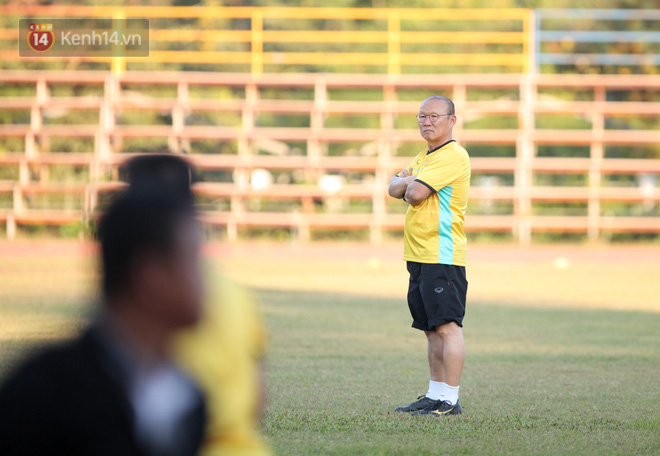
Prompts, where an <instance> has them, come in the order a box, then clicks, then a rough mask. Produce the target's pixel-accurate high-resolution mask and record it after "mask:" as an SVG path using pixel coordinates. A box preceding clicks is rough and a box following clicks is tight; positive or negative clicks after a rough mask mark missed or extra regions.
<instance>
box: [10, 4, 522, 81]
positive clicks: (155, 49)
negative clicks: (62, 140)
mask: <svg viewBox="0 0 660 456" xmlns="http://www.w3.org/2000/svg"><path fill="white" fill-rule="evenodd" d="M0 13H2V15H3V16H5V17H7V18H10V21H7V22H5V24H11V28H4V29H0V55H1V57H2V60H3V61H6V62H16V61H19V60H20V59H19V57H18V52H17V50H16V49H17V46H16V40H17V39H18V30H17V29H16V28H15V25H14V24H16V23H17V20H13V19H18V18H20V17H43V18H45V17H49V18H63V17H71V18H76V17H81V18H82V17H115V18H117V17H127V18H131V17H146V18H149V19H152V29H151V34H150V39H151V49H152V51H151V54H150V56H149V57H144V58H131V59H127V60H126V61H123V60H117V59H115V60H114V61H112V64H113V68H114V69H115V70H116V71H115V72H117V73H120V72H121V71H122V70H123V69H124V68H125V67H126V68H127V69H128V70H130V69H131V66H132V65H133V64H134V63H145V62H146V63H159V64H195V65H229V66H234V67H236V68H235V70H238V71H246V70H249V71H251V72H252V73H262V72H277V71H280V70H282V69H284V68H291V67H293V68H294V69H295V67H301V66H303V67H305V69H307V70H310V69H312V70H323V71H328V68H329V67H332V66H341V68H342V71H348V72H352V71H355V70H356V69H357V71H359V72H363V69H364V68H365V67H372V70H370V71H371V72H373V71H376V72H387V73H389V74H401V73H406V72H410V71H407V68H408V69H410V68H412V67H418V68H419V67H423V68H424V71H423V72H434V73H445V72H448V71H451V70H450V69H448V67H454V68H457V69H458V70H459V71H462V72H466V71H475V70H478V71H482V72H483V71H484V70H485V71H488V68H489V67H490V69H491V70H492V68H493V67H495V68H496V69H495V71H496V72H502V71H506V72H518V73H520V72H528V71H529V70H530V61H531V59H530V56H531V55H533V49H531V45H532V39H531V38H530V28H529V24H530V21H531V15H532V14H533V13H532V11H531V10H528V9H499V8H498V9H494V8H492V9H488V8H487V9H437V8H434V9H410V8H289V7H148V6H128V7H109V6H107V7H106V6H103V7H100V6H19V5H3V6H0ZM168 18H178V19H197V20H198V21H199V22H198V23H197V24H196V25H195V26H196V27H197V28H196V29H185V28H174V29H172V28H159V25H158V22H159V20H162V19H168ZM234 20H243V21H244V22H245V20H247V21H248V22H249V28H248V29H244V30H243V29H236V24H233V23H232V21H234ZM283 20H290V21H291V22H290V23H286V22H283ZM300 20H311V21H317V20H325V21H337V20H344V21H346V20H348V21H357V20H359V21H361V28H362V29H357V26H356V27H355V29H348V30H318V29H316V28H313V27H312V26H310V25H309V24H305V23H304V22H303V23H301V22H300ZM213 21H218V22H222V23H223V24H224V27H225V28H212V27H210V26H209V24H211V23H212V22H213ZM364 21H367V22H369V23H370V25H369V28H374V30H364V27H363V26H364V24H365V22H364ZM449 23H451V26H448V25H447V24H449ZM475 23H479V24H481V25H485V24H487V27H486V28H487V30H473V29H474V28H475V27H474V26H473V24H475ZM245 24H247V22H245ZM245 24H243V27H245ZM420 24H424V25H425V26H426V28H427V29H428V30H426V31H420V30H414V28H415V27H417V26H419V25H420ZM345 25H346V24H344V26H345ZM349 25H350V24H349ZM188 26H190V25H189V24H188ZM300 26H306V28H302V29H300ZM5 27H9V25H6V26H5ZM161 27H162V24H161ZM177 27H180V26H177ZM477 28H481V27H477ZM448 29H451V30H448ZM454 29H455V30H454ZM176 43H185V44H186V47H192V48H196V49H195V50H173V49H172V47H173V44H176ZM224 43H231V44H233V45H234V46H235V47H239V48H240V49H239V50H229V51H228V50H220V49H218V48H219V47H221V46H219V44H224ZM295 44H298V45H302V46H304V47H305V48H306V47H307V46H309V45H315V46H316V47H317V48H318V50H314V51H308V50H306V49H305V51H299V50H284V49H288V48H286V46H291V45H295ZM347 44H362V45H369V44H372V45H375V46H376V47H377V48H379V49H383V50H382V51H376V52H374V51H364V52H361V51H358V50H355V49H350V50H348V51H338V50H337V49H336V48H335V47H336V46H338V45H339V46H341V45H347ZM422 44H423V45H425V46H424V49H423V50H421V51H420V50H419V49H417V48H414V46H415V45H417V46H419V45H422ZM451 45H457V46H459V47H458V48H457V52H453V51H452V50H451V49H450V50H449V51H448V50H447V47H448V46H451ZM464 45H472V46H473V47H474V48H475V51H474V52H464V50H462V49H461V47H460V46H464ZM282 46H285V48H282ZM484 46H488V49H487V50H486V49H485V48H484ZM23 60H25V59H23ZM79 60H80V61H102V62H111V59H98V58H97V59H92V58H80V59H79ZM225 71H226V70H225ZM229 71H231V69H229ZM454 71H455V70H454ZM418 72H419V71H418Z"/></svg>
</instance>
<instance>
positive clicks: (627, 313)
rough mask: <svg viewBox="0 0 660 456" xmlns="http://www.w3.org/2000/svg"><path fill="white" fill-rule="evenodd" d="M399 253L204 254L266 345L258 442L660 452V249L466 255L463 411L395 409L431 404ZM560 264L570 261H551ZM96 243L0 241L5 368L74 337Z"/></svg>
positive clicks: (502, 249)
mask: <svg viewBox="0 0 660 456" xmlns="http://www.w3.org/2000/svg"><path fill="white" fill-rule="evenodd" d="M399 255H400V246H398V245H386V246H384V247H380V248H373V247H370V246H363V245H351V244H333V245H312V246H300V245H290V244H281V245H273V244H264V245H262V244H247V245H236V246H226V245H219V246H217V245H216V246H211V247H209V249H208V258H209V263H210V264H211V265H213V266H214V267H215V265H217V264H220V263H222V265H223V266H222V267H223V268H224V270H225V271H226V273H227V274H229V275H230V276H232V277H234V278H235V279H236V280H238V281H239V282H243V283H245V284H247V285H249V286H252V287H254V288H255V289H256V291H257V294H258V296H259V297H260V299H261V302H262V308H263V312H264V315H265V319H266V321H267V324H268V326H269V330H270V333H271V340H270V345H271V349H270V354H269V358H268V363H267V370H268V378H269V390H270V400H269V405H268V408H267V414H266V417H265V419H264V432H265V435H266V437H267V439H268V441H269V442H270V443H271V445H272V446H273V448H274V449H275V450H276V452H277V453H278V454H282V455H318V454H333V455H335V454H341V455H377V454H382V455H395V454H400V455H407V454H410V455H420V454H474V455H491V454H492V455H497V454H524V455H537V454H540V455H542V454H548V455H555V454H556V455H565V454H575V455H605V454H618V455H633V454H639V455H653V454H660V249H659V248H658V247H657V246H656V247H643V248H642V247H635V248H624V247H617V248H610V249H607V248H604V247H601V248H587V247H556V246H553V247H534V248H531V249H521V248H518V247H509V246H491V247H478V246H476V247H473V248H472V250H471V253H470V255H471V256H470V266H469V267H468V279H469V280H470V291H469V297H468V299H469V302H468V313H467V316H466V320H465V329H464V332H465V338H466V345H467V351H468V357H467V361H466V366H465V370H464V376H463V381H462V385H461V403H462V404H463V407H464V415H462V416H460V417H451V418H449V419H436V418H434V417H429V418H421V419H420V418H417V419H415V418H412V417H409V416H401V415H396V414H394V413H393V412H392V409H393V408H394V407H395V406H398V405H402V404H406V403H408V402H410V401H411V400H413V399H414V398H415V397H416V396H417V395H419V394H422V393H423V392H425V387H426V386H427V384H428V372H427V367H426V360H425V341H424V338H423V336H422V335H421V334H420V333H419V332H417V331H415V330H412V329H410V328H409V325H410V317H409V314H408V311H407V308H406V304H405V286H406V280H407V278H406V275H405V268H404V265H403V263H402V262H401V261H400V259H399ZM557 257H563V258H564V259H562V260H560V261H557ZM92 258H93V256H92V249H90V248H89V247H86V248H82V247H81V246H80V245H79V244H62V243H58V244H44V245H39V244H37V245H36V246H35V245H33V244H25V245H20V244H19V245H16V244H0V372H6V371H7V369H9V368H10V366H11V365H12V364H14V362H15V359H16V356H17V354H19V353H21V352H22V351H23V350H24V348H25V347H27V346H29V343H30V342H34V341H39V340H44V339H56V338H60V337H64V336H65V335H67V334H69V333H71V332H73V331H76V329H77V328H79V327H80V326H81V324H82V323H83V322H84V319H85V316H86V315H88V314H89V312H90V305H89V304H87V303H89V302H91V301H93V293H92V290H93V287H94V280H95V275H94V272H93V271H94V268H93V264H92V261H91V259H92Z"/></svg>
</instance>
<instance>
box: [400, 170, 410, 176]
mask: <svg viewBox="0 0 660 456" xmlns="http://www.w3.org/2000/svg"><path fill="white" fill-rule="evenodd" d="M410 176H412V168H404V169H403V171H401V172H400V173H399V177H410Z"/></svg>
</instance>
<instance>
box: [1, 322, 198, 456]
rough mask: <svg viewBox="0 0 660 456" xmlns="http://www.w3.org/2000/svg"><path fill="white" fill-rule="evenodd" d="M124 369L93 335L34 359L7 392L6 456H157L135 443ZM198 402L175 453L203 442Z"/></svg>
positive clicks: (184, 455)
mask: <svg viewBox="0 0 660 456" xmlns="http://www.w3.org/2000/svg"><path fill="white" fill-rule="evenodd" d="M117 367H118V366H116V365H115V364H114V363H113V359H112V357H111V356H109V354H108V352H107V350H105V349H104V346H103V344H102V343H101V341H100V339H99V337H98V335H97V334H95V333H94V330H89V331H87V332H86V333H85V334H83V336H82V337H80V338H79V339H76V340H74V341H72V342H69V343H66V344H64V345H61V346H57V347H51V348H49V349H47V350H45V351H44V352H43V353H41V354H40V355H37V356H36V357H34V358H33V359H31V360H30V361H28V362H27V363H26V364H25V365H24V366H23V367H22V368H20V369H19V370H18V371H17V372H16V373H15V374H14V375H12V376H11V377H10V378H9V379H8V380H7V381H6V382H5V384H4V385H3V387H2V389H0V453H1V454H3V455H5V456H9V455H51V454H52V455H55V454H57V455H67V456H76V455H81V456H82V455H85V456H111V455H112V456H138V455H139V456H157V455H154V454H153V453H149V452H148V451H147V450H146V449H145V448H142V447H141V446H140V444H139V442H138V439H137V438H136V435H135V432H134V428H133V410H132V407H131V405H130V403H129V401H128V396H127V394H126V392H125V391H124V389H123V386H122V384H121V382H120V381H119V379H118V378H117V371H118V369H115V368H117ZM198 402H199V404H198V405H197V406H196V407H195V409H194V411H193V412H192V413H191V415H190V417H189V419H187V420H186V426H183V427H182V429H181V438H180V440H179V441H181V442H182V443H183V444H182V448H181V449H179V450H177V451H176V452H175V453H173V454H176V455H180V456H189V455H194V454H196V453H197V451H198V449H199V447H200V445H201V441H202V436H203V429H204V424H205V411H204V402H203V400H202V397H201V396H200V397H199V401H198ZM158 456H160V455H158ZM168 456H169V455H168Z"/></svg>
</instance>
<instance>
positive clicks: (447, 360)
mask: <svg viewBox="0 0 660 456" xmlns="http://www.w3.org/2000/svg"><path fill="white" fill-rule="evenodd" d="M435 333H436V334H437V335H438V337H439V338H440V340H441V344H440V346H441V347H442V350H441V352H442V354H441V357H440V358H437V357H436V360H439V361H440V363H441V366H442V367H443V368H444V372H443V376H442V380H440V381H443V382H445V383H447V384H448V385H449V386H452V387H457V386H458V385H459V384H460V382H461V374H462V373H463V363H464V362H465V341H464V340H463V329H462V328H461V327H460V326H458V325H457V324H456V323H454V322H453V321H452V322H450V323H447V324H445V325H442V326H438V327H437V328H435ZM431 378H433V369H432V370H431Z"/></svg>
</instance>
